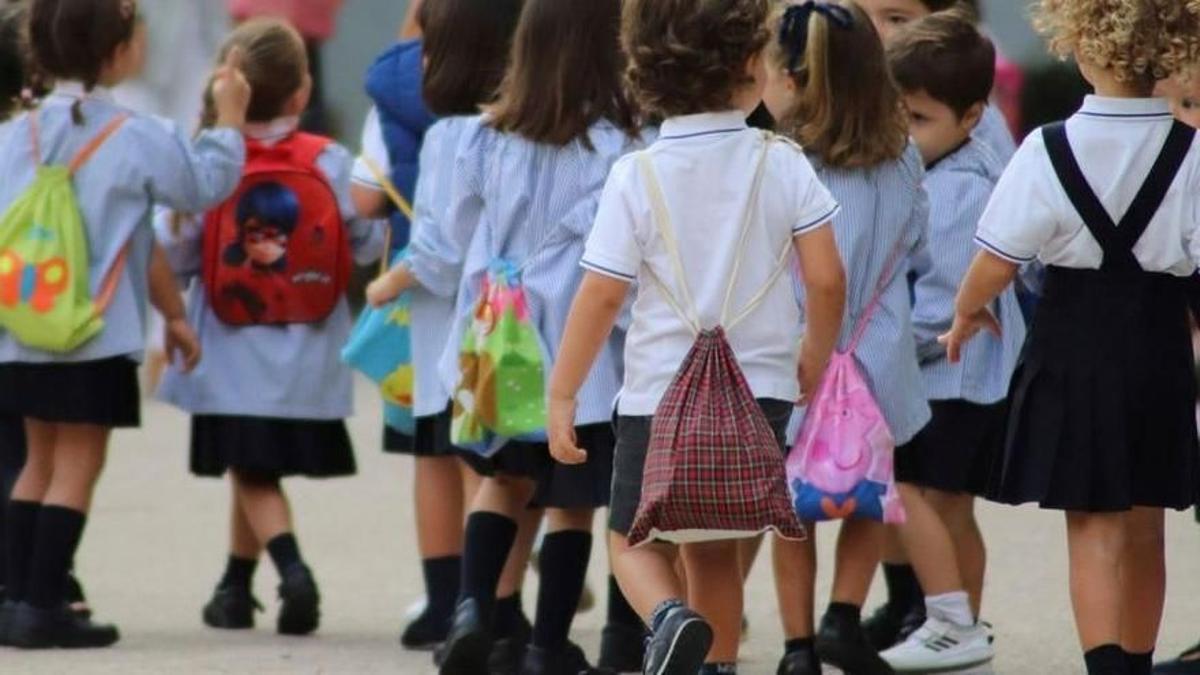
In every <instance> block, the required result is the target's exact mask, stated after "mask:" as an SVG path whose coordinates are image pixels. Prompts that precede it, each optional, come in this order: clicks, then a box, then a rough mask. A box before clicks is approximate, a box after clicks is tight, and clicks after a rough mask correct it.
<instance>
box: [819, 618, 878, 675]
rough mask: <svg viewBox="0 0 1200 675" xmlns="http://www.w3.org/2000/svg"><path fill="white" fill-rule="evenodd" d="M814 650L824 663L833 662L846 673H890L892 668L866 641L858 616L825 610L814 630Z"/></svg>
mask: <svg viewBox="0 0 1200 675" xmlns="http://www.w3.org/2000/svg"><path fill="white" fill-rule="evenodd" d="M816 645H817V654H818V655H819V656H820V657H821V661H822V662H823V663H828V664H829V665H831V666H836V667H837V668H839V669H840V670H841V671H842V672H844V673H846V675H892V668H891V666H889V665H888V664H887V662H886V661H884V660H883V659H882V658H880V657H879V652H877V651H875V649H874V648H873V647H871V643H869V642H867V635H866V633H865V632H864V631H863V628H862V626H861V625H859V622H858V619H857V618H855V619H854V620H853V621H846V620H845V619H844V618H843V617H840V616H837V615H834V614H826V615H825V616H824V617H822V619H821V629H820V630H819V631H817V639H816Z"/></svg>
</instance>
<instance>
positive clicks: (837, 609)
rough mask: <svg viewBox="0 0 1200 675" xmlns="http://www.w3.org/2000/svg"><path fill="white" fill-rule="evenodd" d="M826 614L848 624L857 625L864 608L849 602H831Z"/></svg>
mask: <svg viewBox="0 0 1200 675" xmlns="http://www.w3.org/2000/svg"><path fill="white" fill-rule="evenodd" d="M825 615H826V616H829V617H831V618H834V619H837V620H839V621H841V622H844V623H845V624H846V625H853V626H857V625H858V623H859V620H860V619H861V618H862V608H861V607H859V606H858V605H851V604H850V603H848V602H831V603H829V608H828V609H826V610H825Z"/></svg>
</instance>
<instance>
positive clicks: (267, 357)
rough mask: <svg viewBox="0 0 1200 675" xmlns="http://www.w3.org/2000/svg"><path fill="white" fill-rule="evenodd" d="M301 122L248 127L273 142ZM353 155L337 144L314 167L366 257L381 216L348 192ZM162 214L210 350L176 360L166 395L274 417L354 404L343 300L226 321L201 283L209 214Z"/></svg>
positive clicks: (336, 411)
mask: <svg viewBox="0 0 1200 675" xmlns="http://www.w3.org/2000/svg"><path fill="white" fill-rule="evenodd" d="M294 130H295V122H294V121H293V120H288V119H284V120H277V121H275V122H273V123H270V124H263V125H250V126H248V127H247V135H248V136H250V137H253V138H255V139H257V140H258V141H259V142H262V143H265V144H271V143H274V142H277V141H280V140H282V139H283V138H286V137H287V136H288V135H289V134H291V133H292V132H293V131H294ZM353 161H354V160H353V158H352V157H351V156H350V153H349V152H348V151H347V150H346V149H345V148H343V147H341V146H340V145H337V144H336V143H335V144H330V145H329V147H327V148H326V149H325V151H324V152H322V153H321V155H320V156H319V157H318V158H317V169H318V170H320V171H321V173H323V174H324V175H325V177H326V179H327V180H328V181H329V186H330V188H332V190H333V192H334V195H335V196H336V197H337V201H338V206H339V208H340V210H341V214H342V218H343V221H344V223H345V227H346V231H347V234H348V236H349V241H350V248H351V250H352V252H353V254H354V260H355V262H357V263H358V264H360V265H365V264H369V263H371V262H373V261H376V260H378V259H379V256H380V255H382V254H383V239H384V230H385V228H386V226H387V225H386V223H385V222H384V221H371V220H359V219H357V218H356V217H355V212H354V204H353V202H352V201H351V199H350V172H351V167H352V166H353ZM158 216H159V217H158V218H157V219H156V222H155V229H156V233H157V235H158V238H159V241H160V242H161V243H162V245H163V248H164V249H165V250H166V252H167V256H168V259H169V260H170V261H171V266H172V268H173V269H174V270H175V271H176V273H177V274H179V275H180V277H182V278H183V279H184V280H186V281H189V282H191V283H190V289H189V292H188V321H189V322H190V323H191V324H192V326H193V327H195V329H196V333H197V334H198V335H199V337H200V345H201V347H202V348H203V349H204V357H203V358H202V359H201V360H200V364H199V365H197V366H196V369H195V370H193V371H192V372H191V373H188V374H184V373H182V372H180V371H179V370H178V369H176V368H174V367H172V368H170V369H168V370H167V372H166V374H165V375H164V376H163V383H162V387H161V388H160V390H159V394H158V395H159V398H161V399H162V400H164V401H166V402H168V403H171V404H172V405H174V406H176V407H178V408H180V409H182V410H186V411H188V412H190V413H192V414H195V415H239V416H250V417H267V418H274V419H300V420H340V419H344V418H346V417H349V416H350V415H351V414H353V412H354V391H353V379H352V376H351V371H350V368H349V367H348V366H347V365H346V364H344V363H342V360H341V350H342V347H343V346H344V345H345V344H346V340H347V339H348V338H349V337H350V330H351V328H352V327H353V324H354V317H353V316H351V313H350V305H349V303H348V302H347V301H346V299H345V298H342V299H341V300H339V301H338V303H337V305H336V306H335V307H334V309H333V313H331V314H330V315H329V316H328V317H327V318H326V319H325V320H324V321H320V322H316V323H308V324H288V325H282V326H245V327H237V326H229V325H226V324H225V323H222V322H221V320H220V319H218V318H217V316H216V314H215V313H214V312H213V310H212V307H211V306H210V305H209V303H208V293H207V290H206V289H205V287H204V284H203V278H202V274H201V273H202V270H203V260H202V252H203V233H204V222H203V220H202V219H201V218H199V217H192V218H188V219H186V220H185V221H184V222H183V223H182V225H181V226H180V227H179V228H178V231H176V229H175V228H174V227H173V226H172V224H171V219H170V212H168V211H166V210H165V209H164V210H160V212H159V214H158Z"/></svg>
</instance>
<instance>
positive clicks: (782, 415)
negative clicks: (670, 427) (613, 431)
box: [608, 399, 795, 535]
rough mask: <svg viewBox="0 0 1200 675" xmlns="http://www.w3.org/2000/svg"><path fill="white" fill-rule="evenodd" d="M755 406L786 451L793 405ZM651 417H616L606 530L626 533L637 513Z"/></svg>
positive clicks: (764, 401)
mask: <svg viewBox="0 0 1200 675" xmlns="http://www.w3.org/2000/svg"><path fill="white" fill-rule="evenodd" d="M758 405H759V407H760V408H762V411H763V414H764V415H766V416H767V422H769V423H770V424H771V430H772V431H774V432H775V438H776V439H778V440H779V449H780V450H781V451H782V452H783V453H784V454H785V455H786V454H787V450H788V448H787V442H786V436H787V428H788V422H789V421H790V420H791V418H792V412H793V411H794V410H795V404H793V403H790V402H788V401H777V400H773V399H760V400H759V401H758ZM653 421H654V418H653V417H618V418H617V421H616V425H617V447H616V449H615V450H614V451H613V454H614V457H613V478H612V502H611V503H610V505H609V510H608V529H609V530H611V531H613V532H616V533H617V534H622V535H625V534H628V533H629V530H630V529H632V528H633V520H634V518H635V517H636V516H637V510H638V504H639V503H641V501H642V471H643V469H644V467H645V465H646V451H647V450H648V449H649V447H650V425H651V423H652V422H653Z"/></svg>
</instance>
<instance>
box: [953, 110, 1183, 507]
mask: <svg viewBox="0 0 1200 675" xmlns="http://www.w3.org/2000/svg"><path fill="white" fill-rule="evenodd" d="M1196 145H1197V144H1196V141H1195V138H1194V132H1192V131H1191V130H1188V129H1187V128H1186V127H1183V126H1182V125H1177V124H1176V123H1175V122H1174V120H1173V119H1172V118H1171V114H1170V111H1169V109H1168V106H1167V103H1166V101H1164V100H1160V99H1112V98H1103V97H1097V96H1089V97H1088V98H1087V99H1086V100H1085V102H1084V104H1083V107H1082V109H1081V110H1080V111H1079V112H1078V113H1076V114H1075V115H1074V116H1072V117H1071V118H1070V119H1069V120H1068V121H1067V122H1066V124H1065V127H1055V126H1053V125H1052V126H1051V127H1047V128H1045V129H1042V130H1040V131H1037V132H1035V133H1033V134H1031V135H1030V137H1029V138H1028V139H1027V140H1026V141H1025V143H1024V144H1023V145H1022V146H1021V148H1020V150H1019V151H1018V152H1017V155H1016V157H1014V159H1013V162H1012V165H1011V166H1010V167H1009V169H1008V171H1006V172H1005V174H1004V176H1003V177H1002V178H1001V179H1000V182H999V184H998V185H997V186H996V190H995V192H994V193H993V195H992V199H991V202H990V203H989V205H988V208H987V210H986V211H985V212H984V215H983V218H982V220H981V222H980V226H979V233H978V235H977V237H976V241H977V242H978V243H979V244H980V245H981V246H983V247H984V248H986V249H988V250H989V251H991V252H992V253H994V254H995V255H997V256H1000V257H1002V258H1004V259H1006V260H1009V261H1011V262H1015V263H1019V264H1020V263H1025V262H1028V261H1031V260H1033V259H1035V258H1036V259H1039V260H1041V261H1042V262H1043V263H1045V265H1046V266H1047V275H1046V285H1045V292H1044V296H1043V298H1042V301H1041V304H1040V306H1039V308H1038V311H1037V317H1036V318H1035V320H1034V322H1033V324H1032V327H1031V329H1030V335H1029V340H1028V344H1027V345H1026V348H1025V352H1024V354H1023V356H1022V359H1021V363H1020V365H1019V367H1018V368H1017V372H1016V374H1015V375H1014V376H1013V383H1012V386H1011V389H1010V411H1009V416H1008V421H1007V431H1006V434H1005V438H1004V445H1003V449H1002V452H1001V453H1000V454H999V455H998V457H997V460H996V462H995V464H994V466H993V470H992V472H991V479H990V481H989V486H988V497H989V498H991V499H994V500H996V501H1000V502H1005V503H1011V504H1019V503H1025V502H1037V503H1039V504H1040V505H1041V506H1042V507H1044V508H1050V509H1064V510H1075V511H1098V512H1106V511H1124V510H1127V509H1129V508H1131V507H1133V506H1147V507H1168V508H1176V509H1180V508H1185V507H1188V506H1191V505H1193V504H1194V503H1196V498H1197V485H1198V479H1200V448H1198V446H1197V437H1196V422H1195V401H1196V383H1195V381H1194V379H1193V377H1192V345H1191V335H1190V332H1191V331H1190V323H1189V319H1188V315H1187V285H1186V284H1187V281H1186V280H1187V278H1188V277H1190V276H1191V275H1192V273H1193V272H1194V271H1195V269H1196V261H1197V260H1200V236H1197V230H1198V226H1200V214H1198V212H1197V207H1196V200H1195V198H1194V194H1195V192H1194V187H1193V186H1195V185H1196V184H1197V183H1198V182H1200V152H1197V151H1196ZM1176 165H1177V166H1178V170H1177V171H1175V168H1176ZM1152 167H1153V175H1152ZM1139 195H1140V199H1135V197H1137V196H1139ZM1114 223H1116V224H1114Z"/></svg>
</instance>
